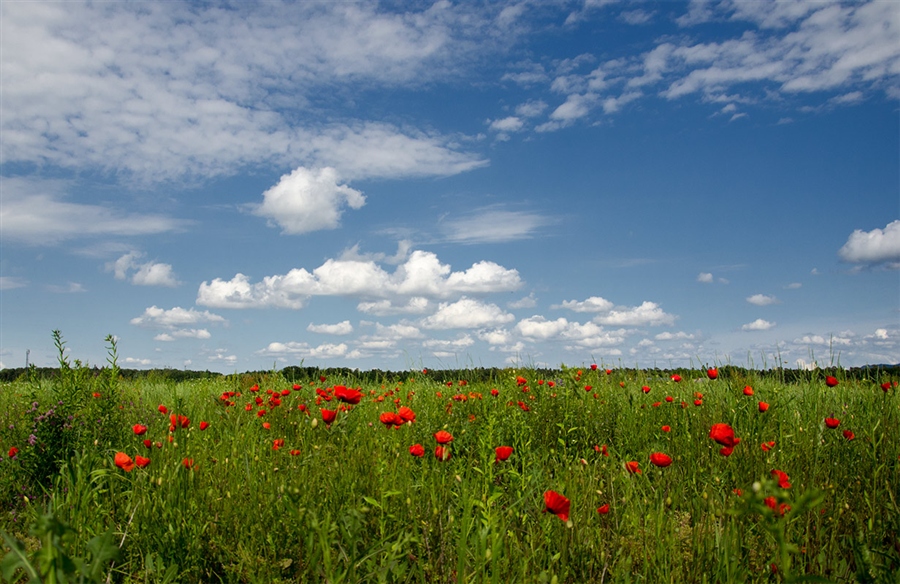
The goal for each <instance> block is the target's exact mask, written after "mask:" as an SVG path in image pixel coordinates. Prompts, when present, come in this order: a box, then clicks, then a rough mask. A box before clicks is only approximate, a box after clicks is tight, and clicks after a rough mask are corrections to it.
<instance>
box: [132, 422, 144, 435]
mask: <svg viewBox="0 0 900 584" xmlns="http://www.w3.org/2000/svg"><path fill="white" fill-rule="evenodd" d="M131 429H132V430H133V431H134V433H135V435H137V436H143V435H144V434H145V433H146V432H147V426H144V425H143V424H135V425H134V426H132V427H131Z"/></svg>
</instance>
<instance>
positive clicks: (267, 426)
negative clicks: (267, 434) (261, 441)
mask: <svg viewBox="0 0 900 584" xmlns="http://www.w3.org/2000/svg"><path fill="white" fill-rule="evenodd" d="M271 427H272V424H270V423H268V422H263V428H265V429H266V430H268V429H269V428H271Z"/></svg>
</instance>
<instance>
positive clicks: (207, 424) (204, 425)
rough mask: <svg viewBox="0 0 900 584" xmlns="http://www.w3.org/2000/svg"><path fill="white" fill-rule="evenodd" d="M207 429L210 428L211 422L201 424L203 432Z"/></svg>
mask: <svg viewBox="0 0 900 584" xmlns="http://www.w3.org/2000/svg"><path fill="white" fill-rule="evenodd" d="M207 428H209V422H200V429H201V430H206V429H207Z"/></svg>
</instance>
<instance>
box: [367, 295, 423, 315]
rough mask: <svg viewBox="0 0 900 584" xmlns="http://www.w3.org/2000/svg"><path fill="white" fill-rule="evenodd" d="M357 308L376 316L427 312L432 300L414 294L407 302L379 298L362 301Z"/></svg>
mask: <svg viewBox="0 0 900 584" xmlns="http://www.w3.org/2000/svg"><path fill="white" fill-rule="evenodd" d="M356 309H357V310H358V311H360V312H364V313H366V314H371V315H374V316H389V315H394V314H425V313H427V312H429V311H430V310H431V302H430V301H429V300H428V299H427V298H423V297H421V296H414V297H412V298H410V299H409V300H407V301H406V303H405V304H401V305H399V306H398V305H397V304H395V303H394V302H392V301H391V300H377V301H375V302H360V303H359V304H357V305H356Z"/></svg>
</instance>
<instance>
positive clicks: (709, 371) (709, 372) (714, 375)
mask: <svg viewBox="0 0 900 584" xmlns="http://www.w3.org/2000/svg"><path fill="white" fill-rule="evenodd" d="M706 376H707V377H709V378H710V379H716V378H717V377H718V376H719V370H718V369H716V368H715V367H711V368H709V369H707V370H706Z"/></svg>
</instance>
